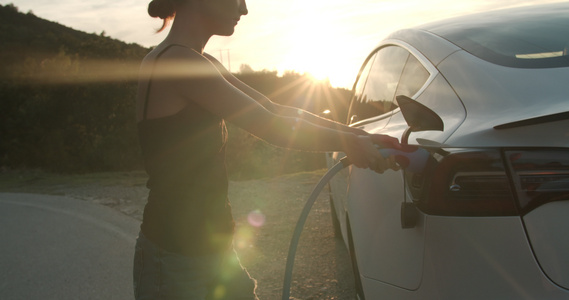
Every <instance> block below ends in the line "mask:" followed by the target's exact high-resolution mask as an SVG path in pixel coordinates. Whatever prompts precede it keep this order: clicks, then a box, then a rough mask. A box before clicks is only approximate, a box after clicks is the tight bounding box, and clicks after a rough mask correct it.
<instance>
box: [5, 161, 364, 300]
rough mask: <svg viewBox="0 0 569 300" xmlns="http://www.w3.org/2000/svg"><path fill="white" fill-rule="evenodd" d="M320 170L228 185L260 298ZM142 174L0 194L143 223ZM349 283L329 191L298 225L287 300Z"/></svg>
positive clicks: (337, 293)
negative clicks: (59, 198)
mask: <svg viewBox="0 0 569 300" xmlns="http://www.w3.org/2000/svg"><path fill="white" fill-rule="evenodd" d="M323 174H324V170H322V171H317V172H310V173H299V174H293V175H285V176H280V177H275V178H269V179H259V180H248V181H237V182H230V187H229V197H230V199H231V205H232V208H233V215H234V218H235V221H236V224H237V227H236V235H235V246H236V249H237V251H238V253H239V255H240V257H241V261H242V263H243V265H244V266H246V267H247V269H248V270H249V273H250V274H251V276H253V277H254V278H255V279H257V282H258V289H257V294H258V295H259V298H260V299H263V300H265V299H268V300H273V299H281V293H282V286H283V280H284V271H285V264H286V257H287V253H288V247H289V243H290V239H291V237H292V232H293V230H294V227H295V225H296V222H297V220H298V217H299V215H300V212H301V210H302V208H303V207H304V204H305V202H306V200H307V198H308V196H309V195H310V192H311V191H312V189H313V188H314V186H315V185H316V183H317V182H318V180H320V177H322V175H323ZM145 181H146V176H145V174H144V173H142V172H128V173H98V174H86V175H76V176H58V175H51V174H45V173H41V172H25V173H24V172H4V173H0V191H2V192H28V193H40V194H51V195H65V196H68V197H72V198H76V199H78V200H82V201H89V202H92V203H97V204H101V205H106V206H109V207H112V208H114V209H116V210H118V211H121V212H122V213H124V214H126V215H129V216H131V217H133V218H136V219H138V220H141V217H142V211H143V208H144V204H145V202H146V197H147V194H148V192H147V189H146V187H145ZM353 294H354V289H353V277H352V272H351V266H350V263H349V258H348V254H347V252H346V249H345V246H344V245H343V243H342V242H341V241H340V240H338V239H336V238H334V233H333V230H332V225H331V223H330V207H329V205H328V192H327V191H323V192H322V193H321V194H320V196H319V198H318V200H317V201H316V203H315V204H314V207H313V208H312V211H311V212H310V215H309V218H308V220H307V222H306V224H305V226H304V231H303V234H302V236H301V239H300V244H299V247H298V252H297V254H296V260H295V265H294V271H293V284H292V291H291V296H292V298H291V299H353Z"/></svg>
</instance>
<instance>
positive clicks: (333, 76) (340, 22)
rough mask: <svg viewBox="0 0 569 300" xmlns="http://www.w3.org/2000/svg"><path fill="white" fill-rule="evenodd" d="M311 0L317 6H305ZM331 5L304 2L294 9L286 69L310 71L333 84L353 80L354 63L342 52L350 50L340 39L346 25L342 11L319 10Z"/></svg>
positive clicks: (301, 71) (290, 25) (320, 79)
mask: <svg viewBox="0 0 569 300" xmlns="http://www.w3.org/2000/svg"><path fill="white" fill-rule="evenodd" d="M308 3H310V5H311V6H315V8H306V5H308ZM327 5H329V4H325V3H323V1H310V2H306V1H304V2H303V5H302V6H300V7H299V8H298V9H297V10H295V15H294V18H292V17H291V19H293V20H294V21H293V22H291V24H289V30H288V32H287V37H286V39H287V40H288V45H289V46H290V48H289V53H288V55H287V59H286V60H285V62H283V66H282V68H283V69H289V70H295V71H298V72H300V73H308V74H310V76H312V77H313V78H314V80H315V81H320V82H322V81H329V82H330V83H331V84H332V85H333V86H337V85H338V83H340V84H341V85H345V82H350V81H351V80H353V78H352V77H353V75H354V74H353V73H354V70H353V66H351V65H350V64H347V63H343V61H342V53H349V52H348V51H349V47H348V45H347V44H346V43H342V42H341V41H339V36H340V33H341V32H343V31H344V30H345V28H346V24H344V22H345V19H344V18H343V16H342V12H338V11H332V12H330V11H328V12H326V13H324V12H322V13H317V14H315V13H314V12H315V11H321V10H322V8H323V7H326V6H327Z"/></svg>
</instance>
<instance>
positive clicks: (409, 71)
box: [395, 55, 431, 97]
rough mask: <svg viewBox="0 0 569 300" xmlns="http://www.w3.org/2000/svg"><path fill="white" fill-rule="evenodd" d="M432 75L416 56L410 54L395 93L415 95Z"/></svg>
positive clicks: (408, 95)
mask: <svg viewBox="0 0 569 300" xmlns="http://www.w3.org/2000/svg"><path fill="white" fill-rule="evenodd" d="M430 75H431V74H430V73H429V71H427V69H426V68H425V67H424V66H423V64H421V62H420V61H419V60H418V59H417V58H416V57H415V56H413V55H409V58H408V59H407V63H406V64H405V68H404V69H403V74H402V75H401V80H399V85H398V86H397V92H396V93H395V95H405V96H407V97H413V96H414V95H415V94H416V93H417V92H419V90H421V88H422V87H423V85H425V82H427V80H428V79H429V76H430Z"/></svg>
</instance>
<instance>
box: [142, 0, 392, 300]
mask: <svg viewBox="0 0 569 300" xmlns="http://www.w3.org/2000/svg"><path fill="white" fill-rule="evenodd" d="M148 12H149V14H150V16H152V17H159V18H161V19H163V20H164V22H163V26H162V28H161V29H160V31H161V30H163V29H165V28H166V27H167V25H168V24H169V23H170V22H171V21H173V22H172V27H171V29H170V32H169V34H168V36H167V37H166V38H165V39H164V41H163V42H162V43H160V44H159V45H158V46H157V47H156V48H154V49H153V50H152V51H151V52H150V53H149V54H148V55H147V56H146V58H145V59H144V60H143V62H142V65H141V68H140V81H139V89H138V96H137V120H138V130H139V139H140V144H141V148H142V153H143V157H144V163H145V168H146V171H147V173H148V175H149V180H148V183H147V186H148V188H149V190H150V192H149V196H148V202H147V204H146V206H145V209H144V214H143V222H142V225H141V231H140V234H139V237H138V239H137V243H136V250H135V262H134V288H135V297H136V299H140V300H141V299H257V297H256V295H255V288H256V282H255V281H254V280H253V279H251V277H250V276H249V274H248V273H247V271H246V270H245V269H244V268H243V267H242V266H241V264H240V263H239V260H238V258H237V256H236V254H235V252H234V251H233V246H232V238H233V229H234V223H233V219H232V216H231V208H230V205H229V201H228V198H227V186H228V180H227V175H226V169H225V141H226V135H227V131H226V128H225V122H231V123H232V124H234V125H236V126H238V127H240V128H242V129H244V130H246V131H248V132H250V133H251V134H253V135H255V136H257V137H259V138H261V139H263V140H265V141H267V142H269V143H271V144H274V145H276V146H280V147H287V148H293V149H299V150H309V151H343V152H345V153H346V155H347V156H348V157H349V158H350V159H351V161H352V162H353V164H354V165H355V166H357V167H361V168H370V169H372V170H374V171H377V172H383V171H385V170H386V169H388V168H392V169H398V166H397V165H396V164H395V162H394V161H393V159H392V158H389V159H384V158H383V157H381V155H380V154H379V153H378V151H377V150H376V148H375V146H374V144H382V145H384V146H386V145H387V146H390V147H392V148H398V147H399V143H398V141H397V139H395V138H392V137H389V136H384V135H370V134H367V133H366V132H364V131H362V130H359V129H356V128H351V127H348V126H345V125H343V124H340V123H336V122H333V121H330V120H327V119H324V118H320V117H318V116H316V115H313V114H311V113H309V112H306V111H303V110H300V109H297V108H292V107H287V106H283V105H279V104H276V103H273V102H271V101H270V100H269V99H268V98H267V97H265V96H264V95H262V94H261V93H259V92H257V91H255V90H254V89H252V88H251V87H249V86H247V85H246V84H244V83H243V82H241V81H239V80H238V79H237V78H236V77H234V76H233V75H232V74H231V73H230V72H229V71H228V70H226V69H225V68H224V67H223V65H222V64H221V63H219V62H218V61H217V60H216V59H215V58H213V57H212V56H211V55H208V54H207V53H204V47H205V45H206V43H207V42H208V40H209V38H210V37H212V36H213V35H221V36H229V35H232V34H233V32H234V30H235V26H236V25H237V23H238V22H239V20H240V18H241V16H244V15H247V6H246V4H245V0H153V1H152V2H150V4H149V7H148Z"/></svg>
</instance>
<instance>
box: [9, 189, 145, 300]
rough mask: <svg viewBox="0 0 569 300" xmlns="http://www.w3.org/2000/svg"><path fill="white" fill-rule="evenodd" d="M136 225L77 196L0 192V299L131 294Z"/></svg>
mask: <svg viewBox="0 0 569 300" xmlns="http://www.w3.org/2000/svg"><path fill="white" fill-rule="evenodd" d="M139 225H140V222H139V221H138V220H135V219H134V218H131V217H128V216H125V215H124V214H121V213H120V212H117V211H116V210H114V209H112V208H109V207H106V206H101V205H96V204H92V203H88V202H85V201H78V200H77V199H71V198H66V197H63V196H45V195H35V194H11V193H0V241H1V246H0V270H2V272H0V299H7V300H19V299H25V300H30V299H42V300H49V299H57V300H61V299H74V300H81V299H106V300H112V299H121V300H123V299H133V292H132V257H133V251H134V243H135V239H136V235H137V233H138V228H139Z"/></svg>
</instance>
